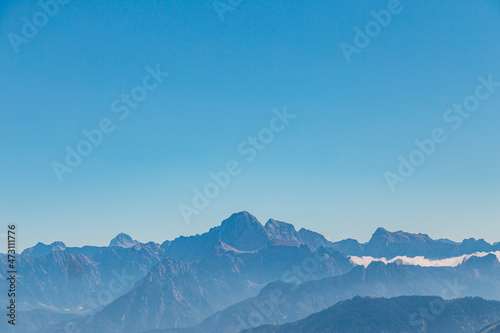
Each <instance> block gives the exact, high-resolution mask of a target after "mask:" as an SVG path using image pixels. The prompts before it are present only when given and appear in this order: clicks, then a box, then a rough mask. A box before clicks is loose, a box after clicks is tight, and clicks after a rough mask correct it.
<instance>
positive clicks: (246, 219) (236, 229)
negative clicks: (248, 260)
mask: <svg viewBox="0 0 500 333" xmlns="http://www.w3.org/2000/svg"><path fill="white" fill-rule="evenodd" d="M217 233H218V234H219V237H220V240H221V241H223V242H225V243H226V244H228V245H229V246H232V247H234V248H236V249H238V250H244V251H248V250H256V249H258V248H260V247H262V246H264V245H266V244H267V242H269V236H268V234H267V232H266V230H265V229H264V227H263V226H262V224H261V223H260V222H259V221H258V220H257V218H256V217H255V216H253V215H252V214H250V213H249V212H246V211H243V212H239V213H235V214H233V215H231V216H230V217H229V218H227V219H225V220H224V221H222V224H221V225H220V227H219V228H217Z"/></svg>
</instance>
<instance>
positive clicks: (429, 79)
mask: <svg viewBox="0 0 500 333" xmlns="http://www.w3.org/2000/svg"><path fill="white" fill-rule="evenodd" d="M387 3H388V1H370V2H365V1H314V3H302V1H300V2H299V1H245V0H243V1H242V2H241V4H240V5H239V6H237V8H235V9H234V10H233V11H231V12H228V13H226V17H225V20H224V21H221V20H220V19H219V17H218V15H217V12H216V11H215V9H214V7H213V5H212V2H211V1H129V2H127V3H124V2H122V1H113V2H112V1H85V2H83V3H82V2H79V3H78V2H76V1H72V2H70V3H68V4H66V5H64V6H61V8H60V11H59V13H58V14H57V15H56V16H55V17H54V18H51V20H50V21H49V23H48V24H47V25H46V26H45V27H43V28H40V31H39V33H38V34H37V35H36V36H35V37H34V38H33V39H31V40H30V41H29V42H28V43H27V44H22V45H20V47H19V53H17V54H16V53H14V51H13V49H12V47H11V45H10V43H9V40H8V38H7V34H8V33H10V32H14V33H17V34H20V30H21V27H22V25H23V21H22V17H23V16H26V17H31V16H32V15H33V14H34V13H35V12H37V11H39V10H40V7H39V6H38V4H37V2H36V1H10V0H9V1H2V4H1V5H0V13H1V14H0V36H1V38H2V39H1V40H2V42H1V43H0V73H1V75H0V99H1V112H0V117H1V118H0V155H1V159H0V161H1V168H0V171H1V172H0V211H1V220H2V222H3V225H4V227H3V228H6V226H5V225H6V224H8V223H17V224H18V229H19V247H20V248H24V247H27V246H32V245H34V244H35V243H36V242H38V241H42V242H45V243H50V242H53V241H55V240H62V241H64V242H65V243H66V244H68V245H73V246H80V245H83V244H96V245H107V244H108V243H109V240H110V239H111V238H112V237H114V236H115V235H116V234H118V233H119V232H126V233H128V234H130V235H131V236H133V237H134V238H136V239H138V240H140V241H143V242H145V241H150V240H153V241H156V242H162V241H164V240H166V239H173V238H175V237H177V236H179V235H191V234H196V233H202V232H205V231H207V230H208V229H209V228H210V227H213V226H215V225H218V224H219V223H220V221H221V220H223V219H224V218H226V217H228V216H229V215H230V214H231V213H233V212H237V211H241V210H247V211H249V212H251V213H252V214H254V215H255V216H256V217H257V218H258V219H259V220H260V221H261V222H263V223H264V222H266V221H267V219H268V218H271V217H273V218H276V219H279V220H283V221H288V222H290V223H293V224H295V226H296V227H297V228H300V227H305V228H309V229H312V230H316V231H318V232H321V233H323V234H325V235H326V236H327V238H329V239H331V240H339V239H342V238H346V237H353V238H358V239H360V240H361V241H366V240H367V239H368V238H369V237H370V235H371V234H372V233H373V231H374V230H375V229H376V228H377V227H378V226H383V227H386V228H387V229H389V230H399V229H403V230H405V231H409V232H424V233H428V234H429V235H431V236H432V237H435V238H439V237H448V238H451V239H454V240H461V239H463V238H466V237H467V238H468V237H476V238H485V239H486V240H488V241H492V242H493V241H500V223H499V222H500V214H499V207H500V173H499V170H500V157H499V154H498V152H499V151H500V149H499V148H500V140H499V139H500V131H499V129H498V128H499V125H500V89H499V90H498V91H497V92H496V93H495V94H494V95H493V96H492V97H491V98H490V99H488V100H487V101H485V102H484V103H482V104H481V106H480V109H479V110H478V111H477V112H476V113H475V114H473V116H471V117H470V118H469V119H467V120H466V121H464V124H463V126H462V127H461V128H460V129H459V130H457V131H451V130H449V126H448V125H446V124H445V123H444V122H443V119H442V115H443V113H444V111H445V110H446V109H447V108H449V107H451V106H452V105H453V104H454V103H460V102H462V101H463V99H464V98H465V97H467V96H468V95H470V94H472V93H473V92H474V89H475V87H476V85H477V84H478V81H477V78H478V76H480V75H483V76H487V75H489V74H492V75H493V77H494V78H496V80H497V81H500V63H499V59H500V47H499V45H500V34H499V33H498V31H500V3H499V2H498V1H493V0H477V1H464V0H446V1H439V2H432V3H429V2H428V1H413V2H410V1H402V6H403V8H404V9H403V11H402V12H401V13H400V14H398V15H397V16H394V17H393V20H392V22H391V24H390V25H389V26H388V27H387V28H384V29H383V31H382V33H381V34H380V35H379V36H378V37H376V38H375V39H374V40H373V41H372V42H371V44H370V45H369V46H368V47H367V48H365V49H363V50H362V52H361V53H360V54H359V55H354V56H353V61H352V62H351V63H347V62H346V61H345V59H344V57H343V55H342V52H341V50H340V47H339V45H340V43H341V42H347V43H352V41H353V37H354V30H353V28H354V27H355V26H359V27H364V25H365V24H366V23H367V22H369V21H370V20H371V19H372V18H371V16H370V11H371V10H380V9H383V8H386V7H387ZM156 64H160V66H161V68H162V69H164V70H166V71H168V72H169V73H170V76H169V77H168V78H167V79H166V80H165V82H164V83H163V84H162V85H161V86H160V87H159V88H157V89H156V90H155V91H153V92H151V93H150V94H149V96H148V97H147V99H146V100H145V101H144V102H143V103H142V104H141V105H140V106H139V107H138V108H137V109H136V110H134V111H133V112H132V113H131V115H130V116H129V117H128V118H127V119H125V120H123V121H119V120H118V117H117V115H116V114H114V113H112V112H111V110H110V105H111V103H112V101H113V100H115V99H116V98H118V97H119V96H120V94H122V93H129V92H130V89H131V88H132V87H134V86H135V85H137V84H140V83H141V82H142V78H143V77H144V75H145V74H146V73H145V70H144V68H145V67H146V66H148V65H149V66H153V67H154V66H155V65H156ZM283 106H286V107H287V109H288V111H289V112H290V113H293V114H296V115H297V118H296V119H295V120H294V121H293V122H292V123H291V124H290V126H288V127H287V128H286V130H285V131H283V132H282V133H279V134H278V135H277V136H276V138H275V140H274V141H273V142H272V143H271V144H269V146H268V147H267V148H266V149H265V150H264V151H263V152H260V153H259V155H258V156H257V158H256V159H255V160H254V161H253V162H251V163H243V162H242V166H243V172H242V173H241V174H240V175H238V176H236V177H234V178H233V179H232V181H231V183H230V185H229V186H228V187H227V188H226V189H224V190H223V191H222V192H221V194H220V195H219V196H218V197H216V198H215V199H213V200H212V201H211V203H210V205H209V207H208V208H207V209H205V210H203V211H202V212H201V213H200V215H199V216H197V217H195V218H193V221H192V223H191V224H186V223H184V222H183V219H182V218H181V214H180V213H179V209H178V206H179V204H180V203H181V202H184V203H189V202H190V200H191V198H192V195H193V194H192V189H193V188H195V187H202V186H203V185H204V184H205V183H206V182H207V181H209V176H208V173H209V172H210V171H211V170H221V169H222V168H224V166H225V164H226V163H227V161H228V160H231V159H236V160H238V161H244V159H243V158H242V157H241V156H239V155H238V153H237V146H238V144H239V143H240V142H242V141H243V140H245V138H246V137H247V136H249V135H253V134H256V133H257V132H258V131H259V130H260V129H261V128H263V127H265V126H267V125H268V123H269V120H270V119H271V117H272V109H273V108H274V107H283ZM105 117H109V118H111V119H113V121H114V122H115V123H116V130H115V131H114V132H113V133H111V134H109V135H107V136H106V137H105V139H104V142H103V143H102V144H101V145H100V146H99V147H97V148H96V149H95V150H94V152H93V153H92V154H91V155H90V156H88V157H86V158H85V159H84V162H83V163H82V165H80V166H79V167H78V168H76V169H75V170H74V172H73V173H72V174H70V175H66V176H65V180H64V181H63V182H62V183H59V182H58V180H57V178H56V176H55V174H54V172H53V170H52V167H51V163H52V162H53V161H54V160H57V161H61V162H62V161H63V160H64V157H65V147H66V146H67V145H70V146H72V147H75V146H76V144H77V143H78V142H79V141H80V140H82V139H83V136H82V134H81V131H82V130H84V129H91V128H94V127H96V126H97V124H98V123H99V121H100V120H101V119H102V118H105ZM436 127H443V128H446V129H447V133H448V134H449V139H448V141H447V142H445V143H444V144H442V145H441V146H439V147H438V148H437V150H436V153H435V154H434V155H432V156H431V157H430V158H429V159H428V160H427V161H426V162H425V163H424V164H423V165H422V166H420V167H419V168H418V169H417V171H416V172H415V174H414V175H413V176H412V177H410V178H409V179H408V180H407V181H406V182H405V183H404V184H400V185H399V186H398V188H397V191H396V192H395V193H392V192H391V191H390V190H389V188H388V186H387V184H386V182H385V179H384V172H385V171H386V170H390V171H395V169H396V167H397V165H398V156H399V155H400V154H402V155H405V156H407V155H408V154H409V153H410V152H411V151H412V150H413V149H415V145H414V143H413V141H414V140H415V139H424V138H426V137H429V136H430V133H431V131H432V130H433V129H434V128H436Z"/></svg>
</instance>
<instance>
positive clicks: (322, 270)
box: [0, 212, 500, 333]
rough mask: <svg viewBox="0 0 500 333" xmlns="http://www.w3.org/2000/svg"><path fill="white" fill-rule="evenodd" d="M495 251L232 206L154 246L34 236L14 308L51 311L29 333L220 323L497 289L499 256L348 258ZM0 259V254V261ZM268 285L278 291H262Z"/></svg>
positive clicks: (125, 332) (229, 326) (249, 323)
mask: <svg viewBox="0 0 500 333" xmlns="http://www.w3.org/2000/svg"><path fill="white" fill-rule="evenodd" d="M498 250H500V244H499V243H496V244H494V245H492V244H488V243H486V242H485V241H484V240H474V239H469V240H464V241H463V242H461V243H455V242H452V241H449V240H445V239H441V240H432V239H431V238H430V237H429V236H427V235H423V234H409V233H404V232H402V231H398V232H394V233H391V232H389V231H387V230H385V229H382V228H379V229H377V231H376V232H375V233H374V235H373V236H372V238H371V240H370V241H369V242H368V243H365V244H360V243H359V242H358V241H356V240H353V239H347V240H343V241H340V242H330V241H328V240H327V239H325V237H323V236H322V235H320V234H318V233H316V232H313V231H310V230H306V229H300V230H299V231H297V230H296V229H295V227H294V226H293V225H291V224H289V223H285V222H281V221H277V220H274V219H270V220H269V221H268V222H267V223H266V224H265V225H263V224H261V223H260V222H259V221H258V220H257V219H256V218H255V217H254V216H252V215H251V214H249V213H247V212H240V213H236V214H233V215H231V216H230V217H229V218H227V219H226V220H224V221H222V223H221V224H220V225H219V226H217V227H214V228H212V229H210V230H209V231H208V232H206V233H204V234H201V235H196V236H190V237H179V238H177V239H174V240H172V241H170V240H169V241H165V242H164V243H162V244H161V245H160V244H156V243H153V242H149V243H147V244H144V243H140V242H138V241H136V240H134V239H133V238H132V237H130V236H128V235H126V234H123V233H122V234H119V235H118V236H117V237H115V238H114V239H113V240H111V242H110V244H109V246H107V247H96V246H84V247H82V248H75V247H67V246H66V245H65V244H64V243H62V242H55V243H52V244H50V245H45V244H42V243H38V244H37V245H36V246H34V247H32V248H29V249H26V250H25V251H23V253H22V254H21V255H20V256H18V261H17V265H18V270H19V271H20V272H22V273H23V274H20V275H19V276H18V288H19V294H20V296H19V298H18V302H19V305H20V307H21V308H22V309H23V310H24V311H29V310H43V311H52V314H51V315H50V316H48V318H50V320H32V321H30V325H31V327H32V328H33V330H34V329H35V328H37V329H38V328H39V329H40V331H39V332H59V331H61V330H64V327H65V326H66V325H67V324H68V323H67V322H65V320H66V319H67V318H73V319H72V322H71V325H73V324H74V325H77V327H78V330H79V332H82V333H86V332H109V333H113V332H114V333H129V332H130V333H135V332H141V331H144V330H148V329H178V328H185V329H186V330H188V331H190V330H193V327H195V328H194V329H195V330H196V331H198V330H203V332H214V333H215V332H228V333H229V332H238V331H239V330H241V329H245V328H249V327H256V326H259V325H262V324H272V325H280V324H285V323H288V322H291V321H294V320H299V319H303V318H304V317H306V316H308V315H311V314H312V313H314V312H318V311H321V310H323V309H325V308H327V307H329V306H332V305H334V304H335V303H336V302H339V301H343V300H347V299H350V298H352V297H355V296H357V295H360V296H373V297H394V296H400V295H408V294H412V295H437V296H444V297H452V298H456V297H463V296H480V297H485V298H490V299H498V300H500V268H499V267H500V263H499V261H498V258H497V257H496V256H495V255H493V254H489V255H487V254H483V255H481V256H480V257H479V256H471V257H470V258H469V257H468V258H467V259H466V260H462V261H460V262H459V263H458V262H457V263H455V264H454V265H448V266H456V267H420V266H407V265H403V264H402V261H401V260H396V261H395V262H393V263H390V264H387V265H386V264H384V263H382V262H372V263H371V264H369V263H370V260H371V259H369V258H368V261H367V262H366V264H365V266H366V267H363V266H357V265H356V263H357V262H359V261H357V260H358V259H356V258H354V256H372V257H376V258H380V257H386V258H388V259H390V258H395V257H397V256H407V257H411V256H417V255H418V256H425V257H427V258H434V259H447V258H450V257H457V256H460V255H463V254H471V253H476V252H482V251H485V252H492V251H498ZM6 260H7V258H6V256H5V255H0V262H1V263H2V264H4V265H6V264H7V262H6ZM359 260H365V259H364V258H361V259H359ZM405 260H406V259H405ZM419 260H420V259H419ZM453 260H455V261H456V259H453ZM410 261H411V260H410ZM417 263H418V261H417ZM7 283H8V281H7V280H6V279H4V278H2V279H0V289H3V290H7ZM463 286H465V287H463ZM276 292H278V293H282V295H281V298H280V300H281V301H282V302H278V303H276V302H274V301H273V299H272V298H273V297H279V295H275V293H276ZM443 293H445V294H446V295H443ZM262 306H264V307H272V309H273V310H272V311H270V313H272V315H269V316H257V317H251V318H248V317H246V316H247V315H248V314H254V313H255V311H256V309H257V310H259V308H262ZM32 313H37V312H32ZM89 314H92V316H90V317H89V316H88V315H89ZM75 315H78V317H74V316H75ZM34 318H37V317H34ZM1 330H2V327H1V325H0V331H1Z"/></svg>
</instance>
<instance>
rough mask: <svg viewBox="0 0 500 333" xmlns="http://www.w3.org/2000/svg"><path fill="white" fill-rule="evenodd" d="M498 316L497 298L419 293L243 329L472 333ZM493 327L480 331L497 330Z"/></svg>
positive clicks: (266, 332)
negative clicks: (452, 298) (459, 297)
mask: <svg viewBox="0 0 500 333" xmlns="http://www.w3.org/2000/svg"><path fill="white" fill-rule="evenodd" d="M498 320H500V302H496V301H486V300H484V299H481V298H461V299H455V300H451V301H445V300H443V299H442V298H440V297H420V296H403V297H397V298H391V299H386V298H367V297H355V298H354V299H351V300H348V301H344V302H340V303H337V304H336V305H334V306H332V307H330V308H328V309H326V310H323V311H321V312H318V313H315V314H313V315H310V316H309V317H307V318H304V319H302V320H299V321H296V322H293V323H289V324H285V325H281V326H269V325H268V326H261V327H258V328H255V329H252V330H245V331H243V332H242V333H303V332H315V333H337V332H338V333H350V332H352V333H354V332H371V333H372V332H373V333H382V332H428V333H433V332H435V333H475V332H477V331H478V330H480V329H481V328H483V327H485V325H487V324H488V323H493V322H496V321H498ZM492 329H493V331H492V330H489V331H486V330H484V331H482V332H490V333H493V332H497V331H494V330H495V329H496V328H492Z"/></svg>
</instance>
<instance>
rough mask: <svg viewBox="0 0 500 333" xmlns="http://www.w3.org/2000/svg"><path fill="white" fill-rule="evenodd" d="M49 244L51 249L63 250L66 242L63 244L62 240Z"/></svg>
mask: <svg viewBox="0 0 500 333" xmlns="http://www.w3.org/2000/svg"><path fill="white" fill-rule="evenodd" d="M50 246H52V250H53V251H64V250H66V244H64V243H63V242H60V241H58V242H53V243H52V244H50Z"/></svg>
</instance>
